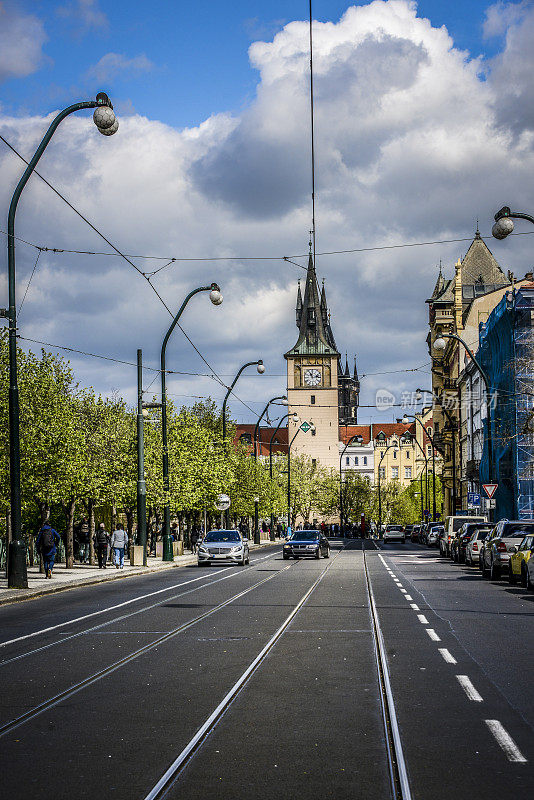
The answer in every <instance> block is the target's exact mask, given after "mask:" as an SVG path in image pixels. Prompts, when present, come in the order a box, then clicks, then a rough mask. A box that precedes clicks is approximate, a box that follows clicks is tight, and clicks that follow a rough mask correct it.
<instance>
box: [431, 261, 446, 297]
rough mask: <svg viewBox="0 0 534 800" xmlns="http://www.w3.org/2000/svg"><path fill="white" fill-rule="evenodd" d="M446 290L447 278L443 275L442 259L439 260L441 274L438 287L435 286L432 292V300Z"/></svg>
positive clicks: (439, 274)
mask: <svg viewBox="0 0 534 800" xmlns="http://www.w3.org/2000/svg"><path fill="white" fill-rule="evenodd" d="M444 288H445V278H444V277H443V273H442V271H441V258H440V260H439V273H438V278H437V280H436V285H435V286H434V291H433V292H432V297H431V298H430V299H431V300H435V299H436V298H437V297H439V296H440V294H441V293H442V292H443V290H444Z"/></svg>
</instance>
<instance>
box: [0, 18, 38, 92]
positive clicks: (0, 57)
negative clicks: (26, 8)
mask: <svg viewBox="0 0 534 800" xmlns="http://www.w3.org/2000/svg"><path fill="white" fill-rule="evenodd" d="M46 39H47V36H46V34H45V30H44V26H43V23H42V22H41V20H40V19H39V18H38V17H36V16H34V15H33V14H23V13H20V12H18V11H16V10H14V9H12V8H10V7H9V6H6V4H5V3H1V2H0V81H3V80H6V79H7V78H24V77H26V75H31V74H32V73H33V72H36V71H37V70H38V69H39V67H40V66H41V63H42V61H43V52H42V48H43V45H44V43H45V41H46Z"/></svg>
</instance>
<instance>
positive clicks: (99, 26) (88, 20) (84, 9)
mask: <svg viewBox="0 0 534 800" xmlns="http://www.w3.org/2000/svg"><path fill="white" fill-rule="evenodd" d="M56 14H57V15H58V16H59V17H62V18H63V19H65V20H67V21H68V22H69V23H70V24H71V25H72V26H73V29H74V31H75V33H76V34H77V35H79V36H82V35H84V34H86V33H89V32H90V31H107V29H108V27H109V21H108V18H107V17H106V15H105V14H104V12H103V11H102V10H101V8H100V6H99V3H98V0H76V1H75V2H72V3H67V4H66V5H64V6H59V8H57V9H56Z"/></svg>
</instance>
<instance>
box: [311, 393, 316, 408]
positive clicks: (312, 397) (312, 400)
mask: <svg viewBox="0 0 534 800" xmlns="http://www.w3.org/2000/svg"><path fill="white" fill-rule="evenodd" d="M310 401H311V404H312V406H314V405H315V395H314V394H312V396H311V398H310Z"/></svg>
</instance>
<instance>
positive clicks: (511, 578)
mask: <svg viewBox="0 0 534 800" xmlns="http://www.w3.org/2000/svg"><path fill="white" fill-rule="evenodd" d="M508 583H510V584H512V586H515V584H516V583H517V577H516V576H515V575H514V571H513V569H512V565H511V564H508Z"/></svg>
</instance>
